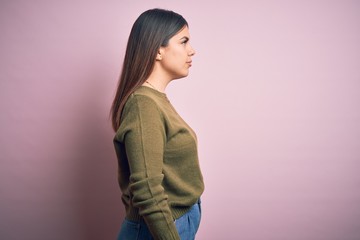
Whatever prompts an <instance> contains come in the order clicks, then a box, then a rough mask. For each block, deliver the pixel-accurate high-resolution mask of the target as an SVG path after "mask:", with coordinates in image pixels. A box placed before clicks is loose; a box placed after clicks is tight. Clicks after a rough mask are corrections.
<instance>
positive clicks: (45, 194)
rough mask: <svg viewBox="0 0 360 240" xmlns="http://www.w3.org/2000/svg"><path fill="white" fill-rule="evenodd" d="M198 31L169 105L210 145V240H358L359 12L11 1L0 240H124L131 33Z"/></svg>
mask: <svg viewBox="0 0 360 240" xmlns="http://www.w3.org/2000/svg"><path fill="white" fill-rule="evenodd" d="M153 7H162V8H168V9H172V10H174V11H176V12H179V13H181V14H182V15H183V16H184V17H185V18H186V19H187V20H188V22H189V23H190V32H191V35H192V39H191V42H192V44H193V46H194V48H195V49H196V50H197V55H196V56H195V57H194V61H193V63H194V64H193V67H192V69H191V74H190V76H189V77H188V78H186V79H182V80H177V81H176V82H173V83H172V84H170V86H169V87H168V89H167V94H168V97H169V98H170V99H171V101H172V103H173V104H174V106H175V107H176V108H177V109H178V111H179V112H180V113H181V115H182V116H183V117H184V119H186V120H187V121H188V123H189V124H190V125H191V126H192V127H193V128H194V129H195V130H196V132H197V134H198V138H199V143H200V145H199V154H200V158H201V159H200V160H201V166H202V170H203V173H204V177H205V181H206V191H205V193H204V195H203V197H202V199H203V205H202V206H203V219H202V220H203V221H202V225H201V227H200V230H199V233H198V237H197V239H200V240H201V239H206V240H212V239H214V240H220V239H221V240H222V239H246V240H358V239H360V174H359V169H360V111H359V103H360V94H359V90H360V44H359V43H360V2H359V1H350V0H346V1H342V0H338V1H285V0H284V1H230V0H227V1H226V0H224V1H218V3H216V4H215V3H211V1H205V0H203V1H177V2H176V3H175V1H165V0H164V1H148V0H146V1H145V0H143V1H130V0H127V1H115V0H110V1H100V0H87V1H85V0H71V1H70V0H66V1H25V0H17V1H10V0H9V1H1V3H0V30H1V31H0V42H1V44H0V94H1V95H0V110H1V115H0V124H1V125H0V126H1V135H0V160H1V162H0V238H1V239H6V240H9V239H16V240H18V239H27V240H29V239H30V240H32V239H34V240H39V239H51V240H63V239H74V240H79V239H84V240H92V239H94V240H98V239H115V236H116V235H117V232H118V229H119V225H120V222H121V220H122V219H123V217H124V215H123V207H122V204H121V201H120V190H119V189H118V186H117V182H116V177H117V175H116V174H117V172H116V167H117V165H116V157H115V152H114V149H113V145H112V137H113V132H112V130H111V127H110V121H109V120H108V112H109V108H110V104H111V101H112V98H113V96H114V91H115V88H116V85H117V80H118V76H119V73H120V66H121V64H122V60H123V56H124V49H125V45H126V41H127V37H128V34H129V32H130V28H131V26H132V24H133V22H134V21H135V19H136V18H137V16H138V15H139V14H140V13H141V12H143V11H145V10H147V9H149V8H153Z"/></svg>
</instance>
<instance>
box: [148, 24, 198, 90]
mask: <svg viewBox="0 0 360 240" xmlns="http://www.w3.org/2000/svg"><path fill="white" fill-rule="evenodd" d="M189 40H190V34H189V28H188V27H187V26H185V27H184V28H183V29H182V30H180V31H179V32H178V33H177V34H176V35H174V36H173V37H172V38H170V40H169V44H168V45H167V46H166V47H160V49H159V50H158V54H157V56H156V61H155V66H154V70H153V71H152V73H151V74H150V76H149V78H148V79H147V80H146V81H147V82H149V83H150V84H149V83H147V82H145V83H144V84H143V85H144V86H148V87H152V88H155V89H156V90H158V91H160V92H165V89H166V86H167V85H168V84H169V83H170V82H171V81H172V80H174V79H179V78H183V77H186V76H187V75H188V74H189V68H190V67H191V58H192V56H194V54H195V50H194V49H193V48H192V46H191V45H190V42H189Z"/></svg>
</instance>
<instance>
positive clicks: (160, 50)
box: [156, 47, 164, 61]
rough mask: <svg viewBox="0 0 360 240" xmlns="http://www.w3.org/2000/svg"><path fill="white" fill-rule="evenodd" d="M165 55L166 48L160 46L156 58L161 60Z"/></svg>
mask: <svg viewBox="0 0 360 240" xmlns="http://www.w3.org/2000/svg"><path fill="white" fill-rule="evenodd" d="M163 55H164V48H162V47H160V48H159V50H158V52H157V54H156V60H157V61H161V60H162V58H163Z"/></svg>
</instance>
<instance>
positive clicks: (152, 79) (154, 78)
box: [143, 66, 172, 93]
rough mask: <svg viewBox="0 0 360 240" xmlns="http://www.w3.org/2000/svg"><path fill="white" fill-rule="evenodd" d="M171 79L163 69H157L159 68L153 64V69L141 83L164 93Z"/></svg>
mask: <svg viewBox="0 0 360 240" xmlns="http://www.w3.org/2000/svg"><path fill="white" fill-rule="evenodd" d="M171 80H172V79H171V78H169V77H168V76H166V74H164V72H163V71H159V69H158V68H157V67H156V66H155V67H154V70H153V71H152V73H151V74H150V76H149V77H148V78H147V79H146V81H145V82H144V84H143V85H146V86H148V87H152V88H154V89H155V90H157V91H159V92H162V93H165V89H166V87H167V85H168V84H169V83H170V82H171Z"/></svg>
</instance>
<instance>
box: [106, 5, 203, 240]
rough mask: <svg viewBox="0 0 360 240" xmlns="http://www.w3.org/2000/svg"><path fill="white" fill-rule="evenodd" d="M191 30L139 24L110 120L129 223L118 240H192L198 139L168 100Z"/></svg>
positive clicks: (152, 15)
mask: <svg viewBox="0 0 360 240" xmlns="http://www.w3.org/2000/svg"><path fill="white" fill-rule="evenodd" d="M189 40H190V35H189V29H188V24H187V22H186V20H185V19H184V18H183V17H182V16H181V15H179V14H177V13H175V12H172V11H168V10H163V9H151V10H148V11H145V12H144V13H142V14H141V15H140V16H139V18H138V19H137V20H136V21H135V23H134V25H133V27H132V30H131V33H130V36H129V40H128V44H127V49H126V54H125V59H124V64H123V69H122V73H121V76H120V81H119V86H118V89H117V92H116V96H115V99H114V101H113V104H112V109H111V114H112V123H113V128H114V130H115V131H116V134H115V137H114V145H115V150H116V153H117V157H118V166H119V168H118V169H119V185H120V188H121V191H122V201H123V203H124V205H125V209H126V218H125V220H124V222H123V224H122V226H121V230H120V234H119V238H118V239H126V240H128V239H129V240H132V239H142V240H143V239H166V240H170V239H183V240H189V239H194V238H195V234H196V231H197V229H198V227H199V224H200V215H201V210H200V209H201V208H200V196H201V194H202V193H203V190H204V183H203V178H202V174H201V171H200V167H199V161H198V155H197V142H196V135H195V133H194V131H193V130H192V129H191V128H190V127H189V126H188V125H187V124H186V123H185V122H184V120H183V119H182V118H181V117H180V116H179V115H178V114H177V113H176V111H175V109H174V108H173V106H172V105H171V103H170V101H169V100H168V98H167V96H166V94H165V88H166V86H167V85H168V84H169V83H170V82H171V81H172V80H174V79H178V78H183V77H186V76H187V75H188V72H189V68H190V67H191V58H192V56H193V55H194V54H195V51H194V49H193V48H192V47H191V45H190V43H189Z"/></svg>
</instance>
